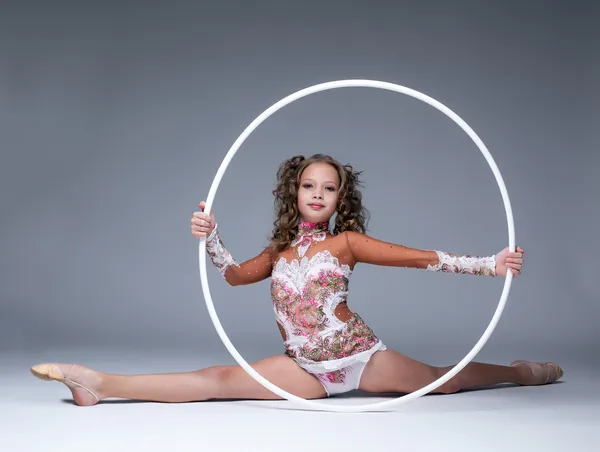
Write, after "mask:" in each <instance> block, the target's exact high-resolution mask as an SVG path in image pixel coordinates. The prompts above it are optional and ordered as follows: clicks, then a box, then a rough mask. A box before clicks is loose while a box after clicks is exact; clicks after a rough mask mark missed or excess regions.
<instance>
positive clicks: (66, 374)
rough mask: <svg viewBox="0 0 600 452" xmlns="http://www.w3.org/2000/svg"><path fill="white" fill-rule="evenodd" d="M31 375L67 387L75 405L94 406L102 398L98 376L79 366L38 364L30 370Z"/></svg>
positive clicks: (100, 382)
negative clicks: (57, 382)
mask: <svg viewBox="0 0 600 452" xmlns="http://www.w3.org/2000/svg"><path fill="white" fill-rule="evenodd" d="M31 373H32V374H33V375H35V376H36V377H38V378H41V379H42V380H56V381H60V382H61V383H64V384H65V385H67V387H68V388H69V389H70V390H71V393H72V394H73V400H75V403H76V404H77V405H81V406H90V405H95V404H97V403H98V402H99V401H100V400H102V399H103V398H104V396H103V395H102V394H101V393H100V392H99V389H100V386H101V384H102V379H101V376H100V374H99V373H98V372H96V371H94V370H92V369H89V368H87V367H84V366H80V365H79V364H61V363H49V364H38V365H36V366H33V367H32V368H31Z"/></svg>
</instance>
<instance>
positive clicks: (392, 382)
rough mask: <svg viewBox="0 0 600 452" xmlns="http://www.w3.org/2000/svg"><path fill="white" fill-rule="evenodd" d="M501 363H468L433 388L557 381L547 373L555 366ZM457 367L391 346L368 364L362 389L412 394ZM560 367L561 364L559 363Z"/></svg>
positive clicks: (448, 390)
mask: <svg viewBox="0 0 600 452" xmlns="http://www.w3.org/2000/svg"><path fill="white" fill-rule="evenodd" d="M535 366H537V367H534V368H532V366H531V365H528V364H525V365H518V366H516V365H515V366H499V365H496V364H484V363H473V362H471V363H469V364H467V365H466V366H465V367H464V368H463V369H462V370H461V371H460V372H459V373H458V374H457V375H455V376H454V377H452V378H451V379H450V380H448V381H447V382H446V383H444V384H443V385H441V386H440V387H438V388H437V389H435V390H434V391H432V393H442V394H450V393H454V392H457V391H460V390H461V389H468V388H474V387H478V386H492V385H496V384H499V383H517V384H521V385H535V384H541V383H543V382H546V381H549V380H555V379H557V378H560V376H562V371H560V373H558V375H557V378H553V379H550V378H548V375H549V374H551V373H552V370H553V368H549V367H546V368H544V367H542V365H539V364H535ZM452 367H454V366H447V367H434V366H430V365H427V364H424V363H422V362H419V361H415V360H414V359H411V358H409V357H407V356H405V355H402V354H401V353H398V352H397V351H394V350H392V349H390V348H388V349H387V350H385V351H380V352H376V353H375V354H374V355H373V356H372V357H371V359H370V360H369V362H368V363H367V366H366V367H365V370H364V372H363V374H362V378H361V381H360V387H359V388H360V389H362V390H364V391H369V392H401V393H410V392H414V391H417V390H419V389H421V388H422V387H424V386H427V385H428V384H429V383H431V382H433V381H435V380H437V379H438V378H440V377H441V376H443V375H444V374H446V373H447V372H448V371H449V370H450V369H452ZM556 367H558V366H556Z"/></svg>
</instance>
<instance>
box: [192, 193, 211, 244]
mask: <svg viewBox="0 0 600 452" xmlns="http://www.w3.org/2000/svg"><path fill="white" fill-rule="evenodd" d="M205 206H206V203H205V202H204V201H202V202H201V203H200V204H198V207H200V209H201V211H200V212H194V214H193V215H192V221H191V223H192V235H193V236H194V237H196V238H198V239H199V238H204V237H208V236H209V235H210V233H211V232H212V231H213V229H214V228H215V225H216V224H217V221H216V220H215V216H214V215H213V213H212V212H211V213H210V215H208V214H206V213H204V207H205Z"/></svg>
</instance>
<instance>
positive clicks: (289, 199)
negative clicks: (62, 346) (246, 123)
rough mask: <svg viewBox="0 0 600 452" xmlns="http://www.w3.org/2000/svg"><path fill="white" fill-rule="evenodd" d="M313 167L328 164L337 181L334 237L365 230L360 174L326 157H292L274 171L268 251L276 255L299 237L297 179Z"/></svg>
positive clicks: (366, 213) (365, 222) (320, 155)
mask: <svg viewBox="0 0 600 452" xmlns="http://www.w3.org/2000/svg"><path fill="white" fill-rule="evenodd" d="M312 163H328V164H330V165H331V166H333V167H334V168H335V170H336V171H337V173H338V176H339V178H340V191H339V198H338V206H337V208H336V213H337V216H336V218H335V224H334V228H333V234H334V235H337V234H339V233H341V232H344V231H358V232H361V233H363V234H364V233H365V232H366V230H367V226H366V225H367V222H368V215H369V213H368V211H367V209H366V208H365V207H364V206H363V205H362V193H361V192H360V190H359V186H362V183H361V181H360V180H359V178H358V177H359V176H360V174H362V171H355V170H354V169H353V168H352V166H351V165H342V164H341V163H340V162H338V161H337V160H335V159H334V158H332V157H330V156H328V155H325V154H315V155H313V156H311V157H308V158H306V157H304V156H302V155H297V156H294V157H292V158H290V159H288V160H286V161H284V162H283V163H282V164H281V165H280V166H279V170H278V171H277V185H276V187H275V189H274V190H273V195H275V222H274V223H273V226H274V228H273V233H272V235H271V237H270V239H269V240H270V242H271V249H272V250H274V251H275V252H281V251H283V250H285V249H286V248H287V247H288V246H290V244H291V243H292V242H293V241H294V239H295V238H296V237H297V235H298V225H299V220H300V212H299V210H298V187H299V185H300V175H301V174H302V172H303V171H304V169H305V168H306V167H307V166H308V165H311V164H312Z"/></svg>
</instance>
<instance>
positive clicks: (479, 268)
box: [344, 231, 496, 276]
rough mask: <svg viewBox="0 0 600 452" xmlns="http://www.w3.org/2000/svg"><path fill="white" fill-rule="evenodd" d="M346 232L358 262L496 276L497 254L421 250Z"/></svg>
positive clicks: (353, 254)
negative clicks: (470, 254) (483, 254)
mask: <svg viewBox="0 0 600 452" xmlns="http://www.w3.org/2000/svg"><path fill="white" fill-rule="evenodd" d="M344 234H345V235H346V240H347V242H348V247H349V251H350V254H351V255H352V257H353V259H354V262H355V263H356V262H365V263H368V264H375V265H387V266H394V267H409V268H421V269H424V270H429V271H436V272H439V271H441V272H448V273H462V274H469V275H483V276H496V258H495V256H489V257H478V256H468V255H458V254H451V253H446V252H443V251H435V250H418V249H415V248H407V247H405V246H402V245H396V244H394V243H389V242H383V241H381V240H377V239H374V238H372V237H369V236H368V235H365V234H361V233H359V232H352V231H346V232H344Z"/></svg>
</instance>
